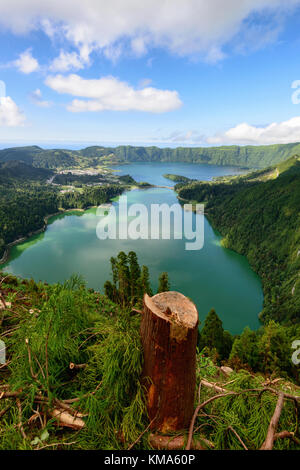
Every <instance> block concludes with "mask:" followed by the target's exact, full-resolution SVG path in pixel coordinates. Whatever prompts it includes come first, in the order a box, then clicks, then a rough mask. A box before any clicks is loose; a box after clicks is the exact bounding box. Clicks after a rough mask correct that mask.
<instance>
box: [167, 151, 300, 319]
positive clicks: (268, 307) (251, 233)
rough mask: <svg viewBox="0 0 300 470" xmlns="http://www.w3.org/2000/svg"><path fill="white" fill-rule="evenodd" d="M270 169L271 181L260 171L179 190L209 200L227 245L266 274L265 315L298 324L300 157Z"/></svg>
mask: <svg viewBox="0 0 300 470" xmlns="http://www.w3.org/2000/svg"><path fill="white" fill-rule="evenodd" d="M274 171H275V173H276V175H275V177H274ZM269 173H270V174H271V175H272V177H271V179H269V180H266V181H259V178H257V174H254V175H249V176H248V177H242V178H232V179H230V178H228V181H227V182H225V181H223V180H220V181H216V182H213V183H208V182H193V183H191V184H187V185H182V184H179V185H177V186H176V187H175V189H177V191H178V195H179V197H180V198H183V199H186V200H194V201H199V202H204V203H205V205H206V206H205V211H206V213H207V214H208V218H209V219H210V221H211V222H212V224H213V226H214V227H215V228H216V229H217V230H219V231H220V232H221V234H222V235H223V236H224V239H223V244H224V246H226V247H228V248H232V249H233V250H235V251H237V252H239V253H241V254H243V255H246V256H247V258H248V260H249V261H250V263H251V265H252V267H253V268H254V270H255V271H256V272H257V273H258V274H259V276H260V277H261V279H262V282H263V289H264V308H263V311H262V314H261V319H262V320H263V321H264V322H267V321H268V320H269V319H275V320H278V321H280V322H283V323H289V324H293V323H297V322H299V321H300V278H299V268H300V229H299V227H300V210H299V208H300V162H299V157H292V158H290V159H289V160H288V161H286V162H284V163H282V164H280V165H278V166H277V167H276V168H271V169H270V170H269ZM254 176H256V177H254Z"/></svg>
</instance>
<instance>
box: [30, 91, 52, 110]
mask: <svg viewBox="0 0 300 470" xmlns="http://www.w3.org/2000/svg"><path fill="white" fill-rule="evenodd" d="M30 98H31V100H32V101H33V103H34V104H36V105H37V106H40V107H41V108H49V107H50V106H51V105H52V103H51V101H45V100H43V96H42V92H41V90H40V89H39V88H37V89H36V90H35V91H33V92H32V93H31V94H30Z"/></svg>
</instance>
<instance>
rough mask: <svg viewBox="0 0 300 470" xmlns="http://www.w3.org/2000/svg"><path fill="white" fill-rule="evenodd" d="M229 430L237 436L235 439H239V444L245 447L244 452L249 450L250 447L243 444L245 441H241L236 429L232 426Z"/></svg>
mask: <svg viewBox="0 0 300 470" xmlns="http://www.w3.org/2000/svg"><path fill="white" fill-rule="evenodd" d="M228 429H229V430H230V431H232V432H233V434H234V435H235V437H236V438H237V440H238V441H239V443H240V444H241V445H242V446H243V448H244V450H249V449H248V447H247V446H246V445H245V443H244V442H243V440H242V439H241V437H240V436H239V435H238V433H237V432H236V430H235V429H233V427H232V426H228Z"/></svg>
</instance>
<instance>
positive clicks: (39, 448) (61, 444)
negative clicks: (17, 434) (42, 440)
mask: <svg viewBox="0 0 300 470" xmlns="http://www.w3.org/2000/svg"><path fill="white" fill-rule="evenodd" d="M73 444H76V441H73V442H55V443H54V444H46V445H45V446H42V447H38V448H37V449H34V450H43V449H46V448H47V447H55V446H58V447H59V446H72V445H73Z"/></svg>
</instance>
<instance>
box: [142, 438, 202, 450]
mask: <svg viewBox="0 0 300 470" xmlns="http://www.w3.org/2000/svg"><path fill="white" fill-rule="evenodd" d="M149 442H150V444H151V446H152V447H153V448H154V449H159V450H162V449H166V450H180V449H183V448H184V436H161V435H159V434H151V435H150V438H149ZM190 449H193V450H205V448H204V447H203V446H202V444H201V443H200V442H199V441H196V440H195V439H192V442H191V444H190Z"/></svg>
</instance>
